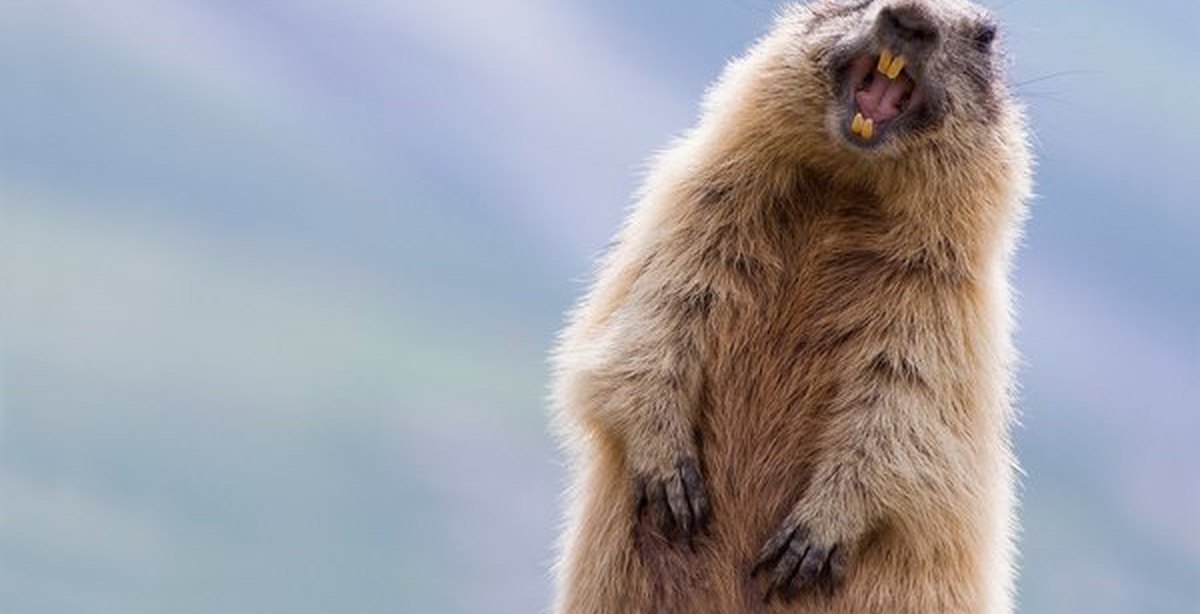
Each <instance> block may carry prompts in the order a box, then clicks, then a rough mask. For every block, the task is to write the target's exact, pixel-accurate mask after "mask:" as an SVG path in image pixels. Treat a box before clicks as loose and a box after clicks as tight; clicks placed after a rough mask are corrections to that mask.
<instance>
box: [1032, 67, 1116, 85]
mask: <svg viewBox="0 0 1200 614" xmlns="http://www.w3.org/2000/svg"><path fill="white" fill-rule="evenodd" d="M1098 74H1101V71H1099V70H1060V71H1058V72H1052V73H1050V74H1048V75H1042V76H1040V77H1034V78H1032V79H1026V80H1024V81H1018V82H1016V83H1014V84H1013V87H1023V86H1026V85H1029V84H1031V83H1039V82H1041V81H1046V80H1048V79H1057V78H1058V77H1073V76H1078V75H1098Z"/></svg>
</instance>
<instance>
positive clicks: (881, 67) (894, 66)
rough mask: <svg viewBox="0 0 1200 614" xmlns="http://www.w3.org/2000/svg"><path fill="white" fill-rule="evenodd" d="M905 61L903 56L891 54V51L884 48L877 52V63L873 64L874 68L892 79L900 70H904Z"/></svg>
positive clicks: (898, 74)
mask: <svg viewBox="0 0 1200 614" xmlns="http://www.w3.org/2000/svg"><path fill="white" fill-rule="evenodd" d="M907 63H908V61H907V60H905V59H904V56H902V55H896V56H893V55H892V52H891V51H889V50H887V49H884V50H883V51H881V52H880V53H879V64H877V65H876V66H875V70H878V71H879V72H881V73H883V74H885V75H887V78H888V79H893V80H894V79H895V78H896V77H899V76H900V71H901V70H904V65H905V64H907Z"/></svg>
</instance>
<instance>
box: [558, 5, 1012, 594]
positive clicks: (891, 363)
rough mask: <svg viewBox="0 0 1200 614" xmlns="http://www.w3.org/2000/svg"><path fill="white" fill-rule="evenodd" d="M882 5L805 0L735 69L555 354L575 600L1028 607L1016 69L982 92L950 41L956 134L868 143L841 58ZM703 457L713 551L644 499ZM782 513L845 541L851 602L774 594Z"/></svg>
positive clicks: (568, 566) (946, 15) (946, 66)
mask: <svg viewBox="0 0 1200 614" xmlns="http://www.w3.org/2000/svg"><path fill="white" fill-rule="evenodd" d="M897 3H898V2H895V1H891V2H889V1H885V0H880V1H879V2H876V3H874V4H875V5H886V4H897ZM905 3H907V4H913V3H916V4H920V5H922V6H923V7H925V8H926V9H927V10H930V11H933V12H935V14H936V15H937V16H938V19H939V20H942V22H943V23H946V24H953V23H959V22H961V21H962V20H963V19H965V17H963V16H964V15H974V14H975V11H976V9H974V8H973V7H971V6H969V5H966V4H965V3H963V2H960V1H959V0H941V1H933V0H925V1H920V2H918V1H917V0H905ZM877 10H878V6H868V7H865V8H861V9H859V10H852V9H851V8H847V4H846V3H835V2H828V1H826V2H817V3H813V4H810V5H807V6H804V7H792V8H790V9H789V10H787V11H786V12H785V13H784V14H782V15H781V16H780V18H779V20H778V22H777V24H776V26H775V27H774V29H773V30H772V32H771V33H770V34H768V35H767V36H766V37H764V38H763V39H762V40H761V41H759V42H758V43H757V44H756V45H755V46H754V47H753V48H752V49H751V50H750V51H749V52H748V53H747V55H746V56H744V57H743V58H741V59H739V60H736V61H735V62H733V63H732V64H730V66H729V67H727V70H726V72H725V74H724V76H723V77H722V79H721V81H720V82H719V83H718V84H717V86H716V87H715V88H714V89H713V90H712V91H711V92H710V93H709V95H708V97H707V99H706V105H705V110H704V113H703V116H702V119H701V121H700V123H699V125H698V126H697V127H696V128H695V129H694V130H692V131H691V132H690V133H689V134H688V135H687V136H686V137H685V138H684V139H682V140H681V141H679V142H678V143H677V144H676V145H675V146H673V147H672V148H671V149H670V150H669V151H668V152H666V153H665V154H663V155H662V156H661V157H660V158H659V159H658V160H657V163H656V164H655V165H654V167H653V170H652V172H651V173H650V176H649V177H648V179H647V180H646V183H645V186H644V188H643V190H642V192H641V194H640V197H639V200H638V203H637V206H636V207H635V209H634V210H633V212H632V214H631V216H630V218H629V220H628V222H627V224H626V226H625V227H624V229H623V230H622V232H621V234H620V236H619V241H618V242H617V245H616V247H615V248H614V249H613V251H612V252H611V253H610V254H609V255H608V257H607V259H606V261H605V263H604V265H603V268H602V270H601V271H600V274H599V278H598V280H597V282H596V283H595V286H594V287H593V288H592V290H591V292H590V293H589V294H588V296H587V297H586V298H585V299H584V300H583V301H582V302H581V304H580V306H579V307H578V309H577V310H576V311H575V312H574V314H573V317H572V318H571V321H570V324H569V326H568V327H567V329H566V331H565V332H564V334H563V336H562V339H561V343H560V345H559V347H558V349H557V351H556V353H555V358H554V360H555V366H556V382H555V388H554V403H555V406H556V409H557V411H558V414H557V426H558V427H559V430H560V432H561V434H562V437H563V440H564V442H565V445H566V447H567V449H568V451H569V453H570V455H571V458H572V463H573V465H572V469H573V472H574V473H573V486H572V488H571V490H570V492H569V494H568V498H569V514H568V521H567V527H566V531H565V534H564V538H563V544H562V555H561V559H560V561H559V567H558V570H557V572H558V579H559V587H558V598H557V604H556V609H557V611H559V612H562V613H564V614H592V613H596V614H600V613H627V612H628V613H633V612H687V613H735V612H794V613H815V612H836V613H843V614H864V613H880V614H882V613H888V614H904V613H911V614H930V613H934V612H955V613H987V614H995V613H1004V612H1009V611H1011V604H1010V602H1011V596H1010V592H1011V575H1012V567H1013V563H1012V555H1013V553H1012V550H1013V548H1012V546H1011V541H1012V533H1013V531H1014V526H1013V525H1014V523H1013V519H1012V510H1013V505H1014V503H1013V499H1014V497H1013V492H1012V491H1013V487H1012V481H1013V476H1012V474H1013V465H1014V463H1013V459H1012V457H1011V453H1010V445H1009V439H1008V427H1009V423H1010V421H1011V419H1012V416H1011V414H1012V411H1011V409H1010V399H1009V390H1010V386H1011V382H1010V368H1011V365H1012V363H1013V350H1012V348H1011V347H1010V340H1009V336H1010V331H1009V328H1010V324H1009V319H1010V318H1009V313H1008V311H1009V296H1008V282H1007V271H1008V262H1009V257H1010V253H1011V250H1012V246H1013V242H1014V240H1015V236H1016V234H1017V229H1018V227H1019V224H1020V221H1021V219H1022V216H1023V202H1024V200H1025V199H1026V198H1027V196H1028V193H1029V166H1030V159H1029V156H1028V154H1027V147H1026V138H1025V132H1024V128H1023V120H1022V114H1021V110H1020V108H1019V107H1018V106H1017V105H1016V104H1015V103H1014V102H1013V101H1012V100H1011V99H1010V98H1009V96H1008V94H1007V92H1006V90H1005V89H1004V86H1003V84H1002V83H1001V82H1000V81H999V78H998V77H996V76H994V75H992V76H990V77H989V78H990V82H989V83H988V88H989V91H987V92H986V93H984V94H982V95H968V94H966V93H965V92H966V88H972V87H977V85H973V84H972V83H971V82H970V79H971V75H966V74H964V72H963V71H962V70H961V69H960V67H958V66H956V65H954V64H953V62H955V61H956V60H955V58H954V54H953V53H948V52H947V53H941V54H939V55H938V56H937V57H938V60H937V61H938V62H942V63H943V65H942V66H940V67H939V70H940V71H941V72H942V73H943V74H944V75H946V77H945V79H946V80H947V81H946V83H945V85H946V90H947V91H948V92H949V93H950V96H949V97H948V100H947V105H948V107H947V114H946V116H945V118H944V120H943V121H942V122H940V123H939V124H938V126H936V127H935V128H932V129H929V130H925V131H919V132H916V133H914V134H911V135H904V136H903V138H897V139H894V140H893V141H891V142H889V143H887V144H886V145H885V146H884V147H882V148H880V149H878V150H875V151H870V152H865V151H859V150H856V149H854V148H852V147H849V146H848V145H847V144H846V143H844V142H843V141H842V140H840V137H838V136H836V135H835V134H834V130H833V128H832V127H831V124H832V123H833V122H834V121H835V120H833V119H831V115H830V113H829V111H828V110H829V109H830V106H831V105H832V104H833V96H834V89H833V85H832V84H831V83H830V79H829V77H828V76H827V72H825V71H824V70H823V69H822V61H823V59H824V57H825V55H826V54H827V52H828V51H829V49H831V48H832V47H833V46H834V45H836V44H840V42H841V41H843V40H845V38H846V37H847V36H857V35H858V34H857V33H858V32H860V31H865V29H866V28H867V25H866V24H868V23H869V22H870V20H871V19H872V18H873V15H874V14H875V11H877ZM956 20H957V21H956ZM946 44H949V43H946ZM689 457H691V458H698V459H700V464H701V467H702V472H703V476H704V479H705V481H706V483H707V487H708V492H709V495H710V498H711V510H712V516H711V523H710V526H709V531H708V533H707V534H705V535H699V536H698V537H697V538H696V539H695V541H694V544H693V548H692V549H689V548H688V547H687V546H686V545H681V544H679V543H674V542H671V541H669V540H667V539H665V538H664V537H663V536H662V535H660V534H659V532H658V531H656V530H655V529H654V528H653V527H652V526H651V525H650V524H649V523H647V522H643V521H641V520H639V515H638V513H637V509H636V503H635V496H634V488H635V486H634V482H635V480H636V479H637V477H638V476H651V477H653V476H665V475H667V474H669V473H670V472H672V471H673V470H674V468H675V467H676V463H678V462H679V460H680V459H683V458H689ZM787 521H790V522H794V523H799V524H801V525H802V526H804V527H806V528H807V529H808V530H810V531H811V532H812V534H813V535H814V538H815V539H817V540H818V541H820V542H822V543H826V544H835V543H837V544H843V546H842V554H844V555H846V556H847V557H848V558H847V563H848V566H847V575H846V577H845V581H844V582H843V584H842V586H841V587H840V588H839V589H838V590H837V591H836V592H833V593H832V594H823V593H807V594H803V595H801V596H800V597H799V598H798V599H796V600H793V601H790V602H784V601H782V600H773V601H771V602H770V603H766V602H764V591H765V589H764V586H765V581H764V580H763V579H762V578H761V577H755V576H752V574H751V568H752V567H753V565H754V562H755V559H756V557H757V556H758V553H759V551H760V550H761V549H762V548H763V545H764V543H765V542H766V541H767V540H768V538H770V537H771V536H772V535H773V534H774V533H775V532H776V531H777V529H778V528H779V527H780V525H781V524H782V523H785V522H787Z"/></svg>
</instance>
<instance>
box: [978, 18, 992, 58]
mask: <svg viewBox="0 0 1200 614" xmlns="http://www.w3.org/2000/svg"><path fill="white" fill-rule="evenodd" d="M994 40H996V24H993V23H982V24H979V26H978V27H976V28H975V48H976V49H979V50H980V51H987V50H988V49H989V48H991V46H992V41H994Z"/></svg>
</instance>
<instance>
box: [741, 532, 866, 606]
mask: <svg viewBox="0 0 1200 614" xmlns="http://www.w3.org/2000/svg"><path fill="white" fill-rule="evenodd" d="M848 559H849V545H848V544H846V543H844V542H839V541H836V540H825V539H820V538H818V537H817V536H816V535H815V534H814V532H813V531H812V530H811V529H810V528H808V527H807V526H805V525H804V524H802V523H799V522H794V521H791V520H789V521H787V522H785V523H784V525H783V526H782V527H781V528H780V529H779V530H778V531H777V532H776V533H775V534H774V535H772V536H771V539H769V540H768V541H767V544H766V546H764V547H763V549H762V552H760V553H759V556H758V560H757V562H755V564H754V570H753V571H752V572H751V575H753V576H757V575H759V574H760V573H763V572H765V571H767V570H768V569H770V576H769V581H768V584H767V592H766V594H765V595H764V597H763V600H764V601H765V602H770V601H771V599H772V598H773V597H775V596H776V595H778V596H779V597H780V598H781V599H783V600H784V601H785V602H787V601H791V600H792V599H794V598H796V597H797V596H799V595H800V594H801V593H803V592H806V591H816V592H820V593H823V594H826V595H831V594H833V593H834V591H836V590H837V588H838V587H839V586H840V585H841V584H842V581H843V580H844V579H845V577H846V568H847V565H848Z"/></svg>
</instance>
